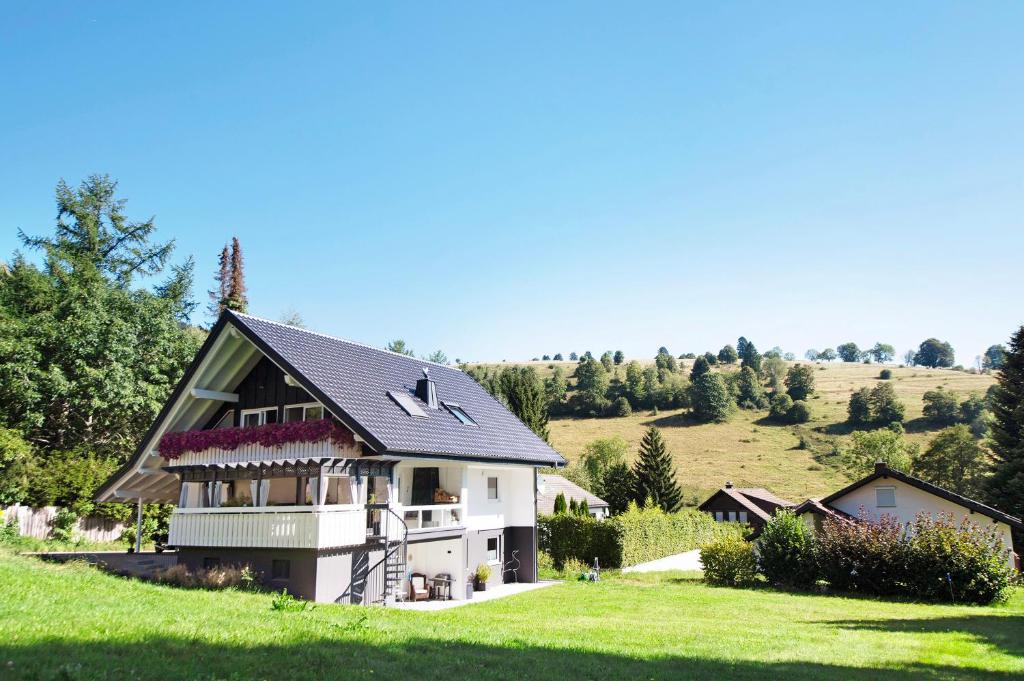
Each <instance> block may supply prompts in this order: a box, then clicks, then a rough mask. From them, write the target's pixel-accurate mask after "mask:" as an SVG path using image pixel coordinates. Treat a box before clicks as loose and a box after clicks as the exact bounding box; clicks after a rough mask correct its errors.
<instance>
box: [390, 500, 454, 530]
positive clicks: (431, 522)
mask: <svg viewBox="0 0 1024 681" xmlns="http://www.w3.org/2000/svg"><path fill="white" fill-rule="evenodd" d="M394 510H395V513H397V514H398V516H399V517H400V518H402V519H403V520H404V521H405V524H406V526H407V527H408V528H409V533H410V534H413V533H416V532H425V531H429V530H439V529H456V528H460V527H462V526H463V516H464V513H465V511H464V509H463V506H462V504H430V505H425V506H401V505H395V507H394Z"/></svg>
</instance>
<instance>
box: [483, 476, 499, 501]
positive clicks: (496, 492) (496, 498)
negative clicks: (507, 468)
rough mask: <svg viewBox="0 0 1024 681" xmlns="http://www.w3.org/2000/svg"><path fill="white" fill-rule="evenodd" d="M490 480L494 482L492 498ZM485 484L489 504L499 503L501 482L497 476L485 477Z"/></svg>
mask: <svg viewBox="0 0 1024 681" xmlns="http://www.w3.org/2000/svg"><path fill="white" fill-rule="evenodd" d="M492 479H493V480H494V496H493V497H492V496H491V480H492ZM485 484H486V485H487V501H489V502H491V503H497V502H499V501H501V481H500V480H498V476H497V475H488V476H487V477H486V482H485Z"/></svg>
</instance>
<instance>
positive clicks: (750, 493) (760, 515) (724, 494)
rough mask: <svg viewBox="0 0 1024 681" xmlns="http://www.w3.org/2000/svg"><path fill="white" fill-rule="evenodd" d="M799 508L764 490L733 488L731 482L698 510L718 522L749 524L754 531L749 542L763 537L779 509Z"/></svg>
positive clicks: (759, 488)
mask: <svg viewBox="0 0 1024 681" xmlns="http://www.w3.org/2000/svg"><path fill="white" fill-rule="evenodd" d="M795 505H796V504H794V503H793V502H791V501H786V500H785V499H783V498H781V497H777V496H775V495H774V494H772V493H771V492H769V491H768V490H766V489H764V488H761V487H733V485H732V483H731V482H727V483H725V487H723V488H722V489H720V490H718V491H717V492H715V493H714V494H712V495H711V496H710V497H708V499H707V500H706V501H705V502H704V503H703V504H701V505H700V506H698V507H697V510H700V511H704V512H705V513H710V514H711V515H713V516H714V518H715V520H717V521H718V522H720V523H721V522H740V523H746V524H748V525H750V526H751V528H753V532H752V533H751V535H750V538H751V539H753V538H754V537H757V536H758V535H760V534H761V530H762V529H763V528H764V524H765V523H766V522H768V519H769V518H771V517H772V515H773V514H774V513H775V511H777V510H778V509H780V508H793V507H794V506H795Z"/></svg>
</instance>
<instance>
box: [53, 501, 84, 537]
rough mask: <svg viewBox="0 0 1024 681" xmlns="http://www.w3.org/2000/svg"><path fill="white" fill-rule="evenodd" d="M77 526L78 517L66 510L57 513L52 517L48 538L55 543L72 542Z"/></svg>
mask: <svg viewBox="0 0 1024 681" xmlns="http://www.w3.org/2000/svg"><path fill="white" fill-rule="evenodd" d="M77 526H78V515H77V514H76V513H75V512H74V511H72V510H70V509H67V508H62V509H60V510H59V511H57V515H55V516H54V517H53V525H52V527H51V528H50V536H51V537H53V538H54V539H55V540H57V541H62V542H70V541H73V540H74V534H75V528H76V527H77Z"/></svg>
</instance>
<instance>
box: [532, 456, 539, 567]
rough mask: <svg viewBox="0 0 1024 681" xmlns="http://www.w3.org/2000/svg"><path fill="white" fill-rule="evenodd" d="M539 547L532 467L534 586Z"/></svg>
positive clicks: (535, 485) (535, 488)
mask: <svg viewBox="0 0 1024 681" xmlns="http://www.w3.org/2000/svg"><path fill="white" fill-rule="evenodd" d="M539 551H540V547H539V546H537V467H536V466H534V467H533V583H534V584H536V583H537V582H538V581H539V579H540V575H539V572H538V570H537V554H538V553H539Z"/></svg>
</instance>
